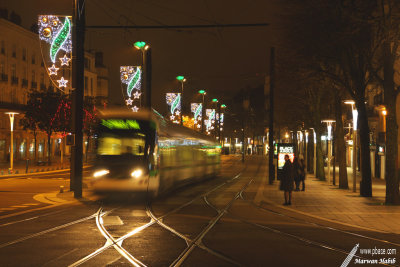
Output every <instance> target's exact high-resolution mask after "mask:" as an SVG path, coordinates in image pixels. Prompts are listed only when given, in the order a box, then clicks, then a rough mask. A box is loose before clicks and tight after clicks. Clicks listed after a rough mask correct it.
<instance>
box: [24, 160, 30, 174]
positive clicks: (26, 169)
mask: <svg viewBox="0 0 400 267" xmlns="http://www.w3.org/2000/svg"><path fill="white" fill-rule="evenodd" d="M28 168H29V159H26V167H25V173H28Z"/></svg>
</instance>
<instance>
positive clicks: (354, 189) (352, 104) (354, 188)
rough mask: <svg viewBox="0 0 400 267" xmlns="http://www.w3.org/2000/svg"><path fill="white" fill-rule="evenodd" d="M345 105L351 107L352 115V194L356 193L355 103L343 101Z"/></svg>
mask: <svg viewBox="0 0 400 267" xmlns="http://www.w3.org/2000/svg"><path fill="white" fill-rule="evenodd" d="M344 103H345V104H348V105H351V110H352V113H353V192H357V179H356V177H357V176H356V175H357V117H358V112H357V109H355V108H354V104H355V102H354V101H353V100H346V101H344Z"/></svg>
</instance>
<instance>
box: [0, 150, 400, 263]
mask: <svg viewBox="0 0 400 267" xmlns="http://www.w3.org/2000/svg"><path fill="white" fill-rule="evenodd" d="M266 165H267V164H266V159H265V158H262V157H256V156H255V157H250V158H248V159H246V164H244V165H243V164H241V162H240V158H239V157H235V156H229V157H223V163H222V172H221V175H220V177H214V178H213V179H210V180H207V181H205V182H202V183H198V184H194V185H191V186H187V187H185V188H181V189H178V190H176V191H174V192H172V193H170V194H167V195H164V196H162V197H160V198H158V199H157V200H155V201H153V202H152V203H148V202H147V201H146V196H145V195H139V196H136V197H126V196H112V197H107V198H100V199H99V198H95V197H93V196H91V195H89V194H86V195H85V201H81V202H76V201H73V199H72V198H71V194H70V193H64V194H58V195H53V196H52V195H47V196H48V199H50V200H52V201H54V202H57V201H60V203H59V204H51V203H48V204H47V207H48V208H47V209H42V210H40V209H36V210H35V211H32V212H29V213H24V214H21V215H18V216H11V217H6V218H3V219H1V220H0V258H1V260H2V265H4V266H25V265H29V266H78V265H82V266H131V265H136V266H171V265H172V266H180V265H183V266H205V265H207V266H235V265H239V266H341V264H342V263H343V262H344V261H345V259H346V257H348V256H349V255H350V256H349V257H351V256H352V254H351V251H352V249H353V248H355V247H356V245H357V244H359V247H356V248H355V249H356V251H355V256H356V257H353V258H352V259H351V261H349V265H348V266H359V265H360V264H355V260H358V261H359V262H363V263H364V264H363V266H365V265H366V266H372V265H371V264H369V263H370V262H367V261H371V262H373V261H375V260H377V261H379V260H380V259H395V261H397V262H390V261H388V263H389V265H398V264H399V263H398V260H399V258H398V256H397V250H399V249H400V248H399V246H400V244H399V243H400V241H399V240H400V238H399V236H398V235H396V234H388V233H385V232H380V231H370V230H367V229H362V228H357V227H355V226H354V227H353V226H350V225H344V224H341V223H339V222H334V221H328V220H323V219H319V218H318V217H316V216H314V217H313V216H309V215H308V214H306V213H304V212H303V213H299V212H297V211H296V210H294V209H288V208H286V207H283V206H281V205H280V204H276V203H274V202H273V201H268V197H272V199H273V198H274V197H275V196H276V195H280V194H281V192H279V191H276V190H277V189H276V186H273V187H268V186H267V185H266V184H265V177H266V174H267V173H268V170H267V168H266ZM45 181H48V184H49V185H48V186H51V185H52V183H55V184H56V183H57V182H59V183H60V182H62V181H61V180H58V178H56V176H54V177H53V178H52V177H49V178H46V179H45ZM64 182H65V181H64ZM27 191H28V190H27ZM33 191H35V190H33ZM42 191H46V190H45V189H43V190H42ZM303 193H304V192H303ZM275 194H276V195H275ZM32 209H34V208H32ZM9 215H12V212H10V213H9ZM374 248H377V249H380V252H382V251H383V249H384V250H385V254H381V255H372V251H370V252H368V251H367V250H365V251H364V249H374ZM361 249H363V250H362V251H363V253H364V254H362V253H361ZM377 251H378V250H376V251H375V252H377ZM389 252H390V253H389ZM368 253H369V254H368ZM396 257H397V258H396Z"/></svg>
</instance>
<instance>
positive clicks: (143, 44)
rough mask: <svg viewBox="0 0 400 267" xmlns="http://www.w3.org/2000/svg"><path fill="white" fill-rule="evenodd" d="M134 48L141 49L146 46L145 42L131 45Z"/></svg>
mask: <svg viewBox="0 0 400 267" xmlns="http://www.w3.org/2000/svg"><path fill="white" fill-rule="evenodd" d="M133 46H134V47H136V48H137V49H143V48H144V47H145V46H146V42H143V41H139V42H136V43H134V44H133Z"/></svg>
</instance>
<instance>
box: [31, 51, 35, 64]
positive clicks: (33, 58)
mask: <svg viewBox="0 0 400 267" xmlns="http://www.w3.org/2000/svg"><path fill="white" fill-rule="evenodd" d="M32 64H36V55H35V53H33V54H32Z"/></svg>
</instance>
